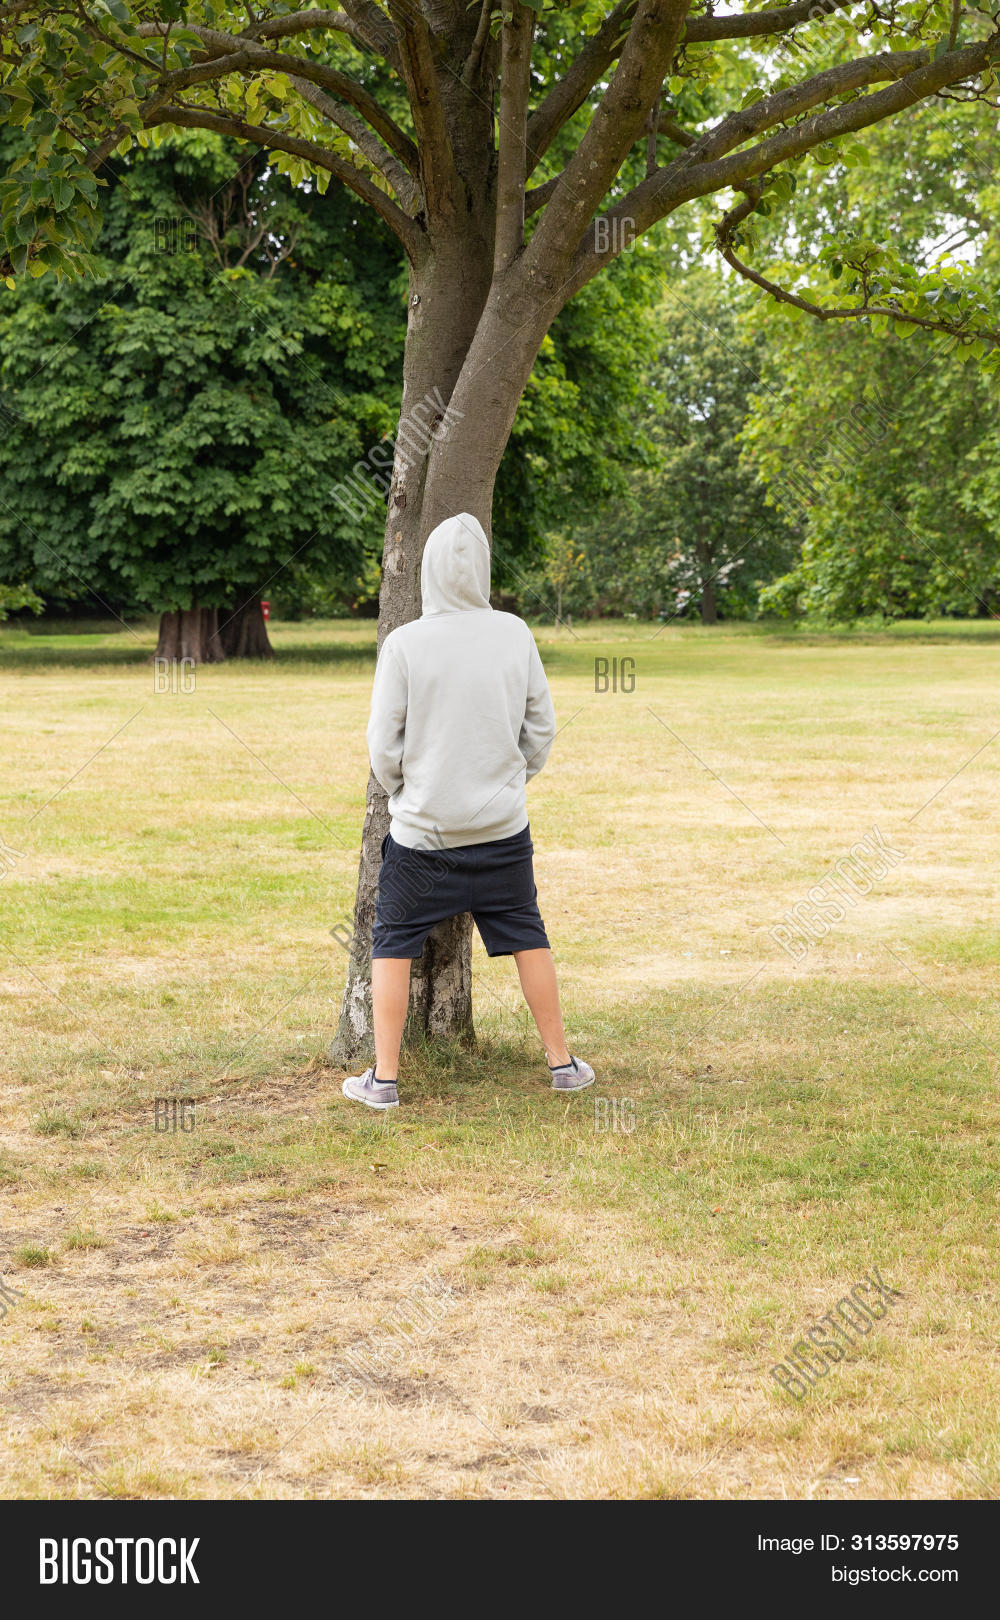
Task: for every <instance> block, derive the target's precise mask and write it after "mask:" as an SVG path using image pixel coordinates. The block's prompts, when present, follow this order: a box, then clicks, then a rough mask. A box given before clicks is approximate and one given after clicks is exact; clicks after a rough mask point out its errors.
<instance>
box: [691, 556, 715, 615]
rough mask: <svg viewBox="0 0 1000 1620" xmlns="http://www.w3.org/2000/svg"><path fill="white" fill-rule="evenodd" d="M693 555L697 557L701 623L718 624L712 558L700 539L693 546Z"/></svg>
mask: <svg viewBox="0 0 1000 1620" xmlns="http://www.w3.org/2000/svg"><path fill="white" fill-rule="evenodd" d="M695 556H696V557H697V559H698V572H699V574H700V575H701V622H702V624H718V622H719V604H718V601H717V600H716V596H715V578H714V575H713V574H712V559H711V557H710V556H709V551H708V547H707V546H706V545H704V544H703V543H702V542H701V541H699V542H698V544H697V545H696V546H695Z"/></svg>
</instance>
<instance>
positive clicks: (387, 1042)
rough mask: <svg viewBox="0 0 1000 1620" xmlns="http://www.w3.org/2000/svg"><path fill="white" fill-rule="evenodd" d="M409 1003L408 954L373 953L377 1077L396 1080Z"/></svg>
mask: <svg viewBox="0 0 1000 1620" xmlns="http://www.w3.org/2000/svg"><path fill="white" fill-rule="evenodd" d="M409 1004H410V958H409V957H408V956H376V957H375V959H374V961H373V962H372V1021H373V1023H374V1025H375V1078H376V1080H395V1079H396V1077H397V1075H398V1073H399V1046H400V1042H401V1041H402V1039H403V1025H404V1024H405V1023H406V1011H407V1008H408V1007H409Z"/></svg>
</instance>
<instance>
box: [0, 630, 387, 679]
mask: <svg viewBox="0 0 1000 1620" xmlns="http://www.w3.org/2000/svg"><path fill="white" fill-rule="evenodd" d="M67 639H68V638H67ZM155 650H156V649H155V646H154V645H153V644H150V645H148V646H147V645H142V646H137V645H136V643H135V642H130V644H129V645H126V646H119V647H108V646H94V645H90V646H81V645H79V643H77V644H75V645H72V646H65V647H60V646H58V645H57V644H55V638H53V639H52V641H48V640H46V641H45V642H44V643H43V644H42V645H40V646H32V644H31V642H29V641H27V640H18V641H16V642H11V643H10V644H5V642H4V640H3V637H2V636H0V670H3V669H6V670H22V671H23V670H37V669H54V670H60V669H66V670H69V669H101V668H109V669H135V668H137V667H142V666H143V665H148V666H149V667H150V668H151V667H152V663H153V654H154V652H155ZM348 664H355V665H357V666H358V667H359V668H363V669H368V668H370V667H371V668H374V664H375V644H374V642H373V643H372V645H371V647H370V648H369V647H357V646H350V645H347V646H345V645H342V644H339V645H338V644H337V643H331V642H315V643H309V642H302V643H296V644H295V645H293V646H290V647H289V646H284V647H282V646H279V647H276V648H275V655H274V658H273V659H258V658H229V659H226V660H225V662H224V663H222V664H209V665H205V666H204V667H205V668H207V669H230V668H234V669H240V670H246V669H257V670H261V671H262V672H265V673H266V672H267V671H268V670H274V671H277V672H279V673H280V672H281V671H282V670H288V669H305V668H308V667H309V666H310V665H318V666H321V667H325V668H331V667H337V666H341V667H342V666H345V665H348Z"/></svg>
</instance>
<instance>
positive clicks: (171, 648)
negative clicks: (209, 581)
mask: <svg viewBox="0 0 1000 1620" xmlns="http://www.w3.org/2000/svg"><path fill="white" fill-rule="evenodd" d="M225 656H226V655H225V653H224V651H223V649H222V644H221V642H220V641H219V610H218V608H214V607H213V608H199V607H194V608H186V609H183V610H182V611H180V612H178V613H163V614H161V616H160V636H159V640H158V641H157V643H156V652H155V654H154V657H156V658H166V659H169V660H170V662H171V663H175V662H179V661H180V660H181V659H182V658H190V659H191V660H192V661H193V662H194V663H196V664H221V663H222V661H223V659H224V658H225Z"/></svg>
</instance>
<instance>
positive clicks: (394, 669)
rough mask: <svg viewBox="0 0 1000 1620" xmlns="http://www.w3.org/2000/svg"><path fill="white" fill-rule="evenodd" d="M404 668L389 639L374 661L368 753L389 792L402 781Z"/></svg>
mask: <svg viewBox="0 0 1000 1620" xmlns="http://www.w3.org/2000/svg"><path fill="white" fill-rule="evenodd" d="M406 696H407V690H406V672H405V670H404V669H403V668H402V667H401V666H400V663H399V660H398V659H397V657H396V654H395V652H394V650H393V648H392V647H391V646H390V643H389V641H386V642H385V643H384V644H383V646H382V651H381V652H380V653H379V656H378V663H377V664H376V665H375V681H374V684H373V686H372V709H371V718H370V720H369V721H368V755H369V758H370V759H371V762H372V770H373V771H374V773H375V776H376V779H377V780H378V781H379V782H381V784H382V786H383V787H384V788H385V791H386V793H387V794H388V795H389V797H390V798H392V795H393V794H394V793H396V792H398V791H399V789H400V788H401V787H402V785H403V769H402V766H403V738H404V736H405V735H406Z"/></svg>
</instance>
